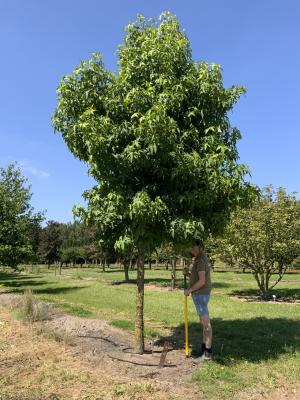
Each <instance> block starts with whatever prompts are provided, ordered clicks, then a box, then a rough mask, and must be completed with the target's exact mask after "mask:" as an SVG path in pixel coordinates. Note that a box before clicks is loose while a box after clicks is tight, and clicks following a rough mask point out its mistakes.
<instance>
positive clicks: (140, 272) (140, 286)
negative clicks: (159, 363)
mask: <svg viewBox="0 0 300 400" xmlns="http://www.w3.org/2000/svg"><path fill="white" fill-rule="evenodd" d="M144 257H145V255H144V246H143V245H142V244H140V245H139V246H138V259H137V281H136V283H137V291H136V317H135V351H136V353H138V354H143V353H144Z"/></svg>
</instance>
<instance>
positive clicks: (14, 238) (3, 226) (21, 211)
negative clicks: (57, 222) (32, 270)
mask: <svg viewBox="0 0 300 400" xmlns="http://www.w3.org/2000/svg"><path fill="white" fill-rule="evenodd" d="M26 184H27V179H26V178H24V177H23V176H22V174H21V171H20V169H19V168H18V167H17V165H16V164H10V165H9V166H8V167H7V169H3V168H1V169H0V264H2V265H7V266H9V267H11V268H13V269H17V266H18V264H20V263H21V262H26V261H29V260H30V259H32V257H33V256H34V251H35V245H36V242H35V240H36V237H35V233H36V231H37V230H38V229H39V226H40V223H41V222H42V220H43V218H44V217H43V215H42V214H41V213H37V214H34V212H33V207H32V206H31V205H30V200H31V197H32V194H31V192H30V186H26ZM34 232H35V233H34Z"/></svg>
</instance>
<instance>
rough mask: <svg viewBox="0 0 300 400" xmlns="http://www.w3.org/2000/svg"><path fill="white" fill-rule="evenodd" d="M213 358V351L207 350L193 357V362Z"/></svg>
mask: <svg viewBox="0 0 300 400" xmlns="http://www.w3.org/2000/svg"><path fill="white" fill-rule="evenodd" d="M212 358H213V356H212V351H208V350H205V351H204V352H203V354H202V355H201V356H199V357H196V358H193V362H194V363H195V364H197V363H200V362H203V361H205V360H212Z"/></svg>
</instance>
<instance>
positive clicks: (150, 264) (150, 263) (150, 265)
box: [149, 260, 152, 269]
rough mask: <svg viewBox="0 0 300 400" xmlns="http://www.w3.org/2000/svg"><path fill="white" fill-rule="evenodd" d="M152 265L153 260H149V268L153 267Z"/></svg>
mask: <svg viewBox="0 0 300 400" xmlns="http://www.w3.org/2000/svg"><path fill="white" fill-rule="evenodd" d="M151 267H152V262H151V260H149V269H151Z"/></svg>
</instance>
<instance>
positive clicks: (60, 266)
mask: <svg viewBox="0 0 300 400" xmlns="http://www.w3.org/2000/svg"><path fill="white" fill-rule="evenodd" d="M62 264H63V263H62V262H60V264H59V275H61V268H62Z"/></svg>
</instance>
